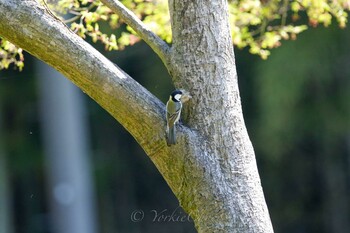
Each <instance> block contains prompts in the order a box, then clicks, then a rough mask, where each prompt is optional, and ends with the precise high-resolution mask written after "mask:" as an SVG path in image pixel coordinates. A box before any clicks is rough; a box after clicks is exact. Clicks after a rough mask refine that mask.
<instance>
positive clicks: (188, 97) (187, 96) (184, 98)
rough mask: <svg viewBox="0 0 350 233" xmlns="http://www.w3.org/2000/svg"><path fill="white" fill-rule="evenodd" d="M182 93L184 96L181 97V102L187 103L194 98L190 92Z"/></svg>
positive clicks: (184, 91) (183, 91)
mask: <svg viewBox="0 0 350 233" xmlns="http://www.w3.org/2000/svg"><path fill="white" fill-rule="evenodd" d="M181 91H182V96H181V99H180V100H181V102H182V103H185V102H187V101H189V100H190V99H191V98H192V96H191V95H190V93H189V92H188V91H186V90H181Z"/></svg>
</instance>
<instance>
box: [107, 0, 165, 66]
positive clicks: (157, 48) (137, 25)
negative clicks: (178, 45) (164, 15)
mask: <svg viewBox="0 0 350 233" xmlns="http://www.w3.org/2000/svg"><path fill="white" fill-rule="evenodd" d="M101 2H102V3H103V4H105V5H106V6H108V7H109V8H110V9H111V10H112V11H113V12H114V13H116V14H117V15H119V17H120V18H121V19H123V20H124V21H125V23H126V24H128V25H129V26H130V27H131V28H132V29H133V30H134V31H135V32H136V33H137V34H138V35H139V36H140V37H141V39H143V40H144V41H145V42H146V43H147V44H148V45H149V46H150V47H151V48H152V49H153V51H154V52H155V53H156V54H157V55H158V56H159V57H160V59H161V60H162V61H163V63H164V65H165V66H166V67H167V68H168V69H169V67H168V66H169V57H170V56H169V51H170V47H169V46H168V45H167V43H165V41H163V40H162V39H161V38H159V37H158V36H157V35H156V34H154V33H153V32H152V31H150V30H149V29H148V28H147V27H146V25H145V24H144V23H143V22H142V21H141V20H140V19H139V18H137V16H136V15H135V14H134V13H133V12H132V11H130V10H129V9H128V8H126V7H125V6H124V5H123V4H122V3H121V2H120V1H118V0H101Z"/></svg>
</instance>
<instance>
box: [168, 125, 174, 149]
mask: <svg viewBox="0 0 350 233" xmlns="http://www.w3.org/2000/svg"><path fill="white" fill-rule="evenodd" d="M167 144H168V146H170V145H175V144H176V133H175V125H174V126H173V127H171V128H167Z"/></svg>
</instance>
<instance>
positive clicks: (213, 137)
mask: <svg viewBox="0 0 350 233" xmlns="http://www.w3.org/2000/svg"><path fill="white" fill-rule="evenodd" d="M102 2H104V0H102ZM169 7H170V14H171V19H172V28H173V46H172V48H171V49H170V50H169V51H168V50H166V51H167V53H166V55H165V56H168V57H167V58H166V59H162V60H163V61H166V62H167V64H166V66H167V68H168V70H169V72H170V74H171V75H172V77H173V81H174V84H175V85H176V86H177V87H182V88H185V89H187V90H189V91H190V92H191V94H192V96H193V99H192V100H191V102H189V104H188V105H187V106H186V109H185V111H184V113H185V114H184V122H185V125H180V126H179V127H178V129H177V132H178V144H177V145H176V146H173V147H167V146H166V142H165V137H164V136H165V134H164V129H165V112H164V104H162V103H161V102H160V101H159V100H158V99H156V98H155V97H154V96H153V95H151V94H150V93H149V92H148V91H147V90H145V89H144V88H143V87H142V86H140V85H139V84H138V83H136V82H135V81H134V80H133V79H131V78H130V77H129V76H127V75H126V74H124V73H123V72H121V71H120V70H119V69H118V68H116V67H114V66H113V64H111V62H109V61H108V60H107V59H106V58H105V57H103V56H102V55H101V54H99V53H98V52H97V51H96V50H94V49H93V48H92V47H91V46H90V45H88V44H87V43H86V42H84V41H83V40H82V39H80V38H78V37H77V36H76V35H75V34H74V33H72V32H71V31H69V30H68V29H67V28H65V26H64V25H63V24H62V23H61V22H59V21H57V20H55V19H54V18H52V17H51V16H50V15H49V14H47V11H46V10H45V9H43V8H42V7H40V6H39V5H38V4H37V3H36V2H35V1H33V0H31V1H30V0H28V1H15V0H8V1H5V0H0V36H2V37H4V38H6V39H8V40H9V41H11V42H12V43H14V44H16V45H18V46H20V47H22V48H24V49H25V50H27V51H28V52H30V53H32V54H33V55H34V56H36V57H38V58H40V59H42V60H43V61H45V62H46V63H48V64H50V65H51V66H53V67H54V68H55V69H57V70H59V71H60V72H62V73H63V74H64V75H65V76H66V77H67V78H69V79H70V80H71V81H72V82H74V83H75V84H76V85H77V86H78V87H80V88H81V89H82V90H83V91H84V92H86V93H87V94H88V95H89V96H91V97H92V98H93V99H94V100H95V101H96V102H97V103H99V104H100V105H101V106H102V107H103V108H105V109H106V110H107V111H108V112H109V113H110V114H111V115H112V116H114V117H115V118H116V119H117V120H118V121H119V122H120V123H121V124H122V125H123V126H124V127H125V128H126V129H127V130H128V131H129V132H130V133H131V134H132V135H133V136H134V138H135V139H136V140H137V141H138V142H139V144H140V145H141V146H142V148H143V149H144V150H145V152H146V153H147V155H148V156H149V157H150V159H151V160H152V161H153V163H154V164H155V165H156V166H157V168H158V170H159V171H160V173H161V174H162V175H163V177H164V178H165V180H166V181H167V183H168V184H169V186H170V188H171V189H172V191H173V192H174V193H175V195H176V196H177V198H178V200H179V202H180V204H181V206H182V207H183V208H184V209H185V210H186V211H187V212H188V213H189V214H190V215H191V216H192V218H193V220H194V222H195V225H196V228H197V230H198V232H240V233H243V232H249V233H251V232H273V229H272V225H271V221H270V217H269V214H268V210H267V207H266V203H265V200H264V196H263V191H262V188H261V184H260V178H259V174H258V170H257V165H256V161H255V155H254V150H253V147H252V145H251V142H250V140H249V137H248V134H247V131H246V128H245V124H244V120H243V115H242V108H241V103H240V97H239V90H238V84H237V75H236V70H235V62H234V53H233V48H232V44H231V38H230V31H229V25H228V13H227V12H228V10H227V2H226V1H223V0H219V1H210V0H191V1H190V0H181V1H180V0H170V1H169ZM28 19H30V20H28ZM146 42H147V40H146ZM149 43H152V42H149ZM154 46H155V45H154V44H153V45H152V46H151V47H154ZM168 53H169V54H168Z"/></svg>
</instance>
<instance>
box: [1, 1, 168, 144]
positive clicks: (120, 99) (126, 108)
mask: <svg viewBox="0 0 350 233" xmlns="http://www.w3.org/2000/svg"><path fill="white" fill-rule="evenodd" d="M0 36H1V37H3V38H5V39H7V40H9V41H11V42H12V43H14V44H16V45H17V46H19V47H21V48H23V49H25V50H26V51H28V52H29V53H31V54H33V55H34V56H36V57H37V58H39V59H41V60H43V61H44V62H46V63H48V64H49V65H51V66H52V67H54V68H55V69H57V70H58V71H60V72H61V73H62V74H64V75H65V76H66V77H67V78H69V79H70V80H71V81H72V82H73V83H74V84H76V85H77V86H78V87H80V88H81V89H82V90H83V91H84V92H85V93H86V94H88V95H89V96H90V97H91V98H93V99H94V100H95V101H96V102H98V103H99V104H100V105H101V106H102V107H103V108H104V109H106V110H107V111H108V112H109V113H110V114H111V115H112V116H113V117H115V118H116V119H117V120H118V121H119V122H120V123H121V124H122V125H123V126H124V127H125V128H126V129H127V130H128V131H129V132H130V133H131V134H132V135H133V136H134V138H135V139H136V140H137V141H138V142H139V143H140V145H141V146H143V148H144V149H145V150H146V151H153V149H152V148H153V147H155V146H156V147H159V144H161V145H164V146H165V141H164V143H159V141H161V140H164V125H165V122H164V104H163V103H161V102H160V101H159V100H158V99H157V98H156V97H154V96H153V95H152V94H151V93H149V92H148V91H147V90H146V89H145V88H143V87H142V86H141V85H139V84H138V83H137V82H136V81H135V80H133V79H132V78H130V77H129V76H128V75H127V74H125V73H124V72H122V71H121V70H120V69H119V68H118V67H116V66H115V65H114V64H113V63H111V62H110V61H109V60H108V59H107V58H105V57H104V56H103V55H102V54H100V53H99V52H98V51H96V50H95V49H94V48H93V47H92V46H90V45H89V44H88V43H87V42H85V41H84V40H83V39H81V38H79V37H78V36H77V35H76V34H74V33H73V32H72V31H71V30H69V29H68V28H67V27H66V26H65V25H64V24H63V23H62V22H61V21H59V20H57V19H56V18H54V17H53V16H52V15H51V14H49V12H48V11H47V10H46V9H45V8H44V7H43V6H41V5H40V4H39V3H38V2H36V1H35V0H27V1H23V0H17V1H16V0H0ZM150 129H152V130H150Z"/></svg>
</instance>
